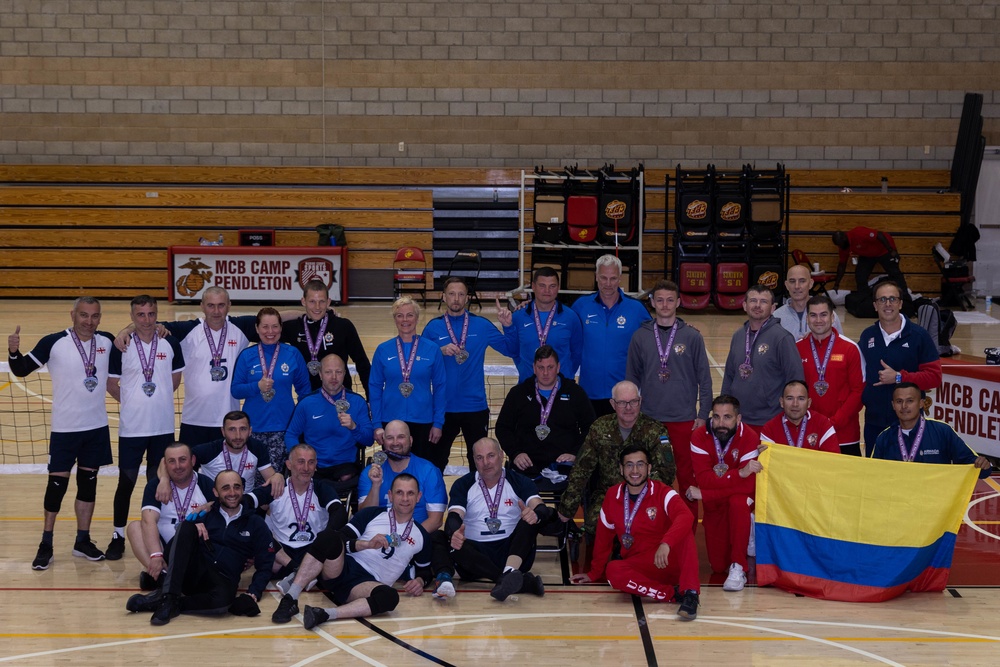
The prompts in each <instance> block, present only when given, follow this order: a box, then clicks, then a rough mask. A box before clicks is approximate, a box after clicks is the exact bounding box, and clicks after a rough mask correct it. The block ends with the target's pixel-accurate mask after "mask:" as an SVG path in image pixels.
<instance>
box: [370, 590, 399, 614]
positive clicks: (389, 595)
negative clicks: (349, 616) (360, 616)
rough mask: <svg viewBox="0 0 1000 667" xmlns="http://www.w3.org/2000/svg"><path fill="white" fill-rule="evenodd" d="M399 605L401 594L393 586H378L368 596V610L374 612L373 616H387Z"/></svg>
mask: <svg viewBox="0 0 1000 667" xmlns="http://www.w3.org/2000/svg"><path fill="white" fill-rule="evenodd" d="M398 604H399V593H398V592H396V589H395V588H393V587H392V586H386V585H385V584H383V585H381V586H376V587H375V588H374V589H373V590H372V592H371V593H370V594H369V595H368V608H369V609H371V610H372V616H377V615H378V614H385V613H386V612H390V611H392V610H393V609H395V608H396V605H398Z"/></svg>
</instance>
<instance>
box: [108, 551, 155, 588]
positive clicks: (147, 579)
mask: <svg viewBox="0 0 1000 667" xmlns="http://www.w3.org/2000/svg"><path fill="white" fill-rule="evenodd" d="M105 557H107V554H105ZM162 581H163V577H160V578H159V579H153V577H152V576H151V575H150V574H149V572H146V571H145V570H143V571H142V572H140V573H139V590H140V591H155V590H156V589H157V588H159V587H160V583H161V582H162Z"/></svg>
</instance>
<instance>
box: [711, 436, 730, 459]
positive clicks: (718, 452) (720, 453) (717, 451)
mask: <svg viewBox="0 0 1000 667" xmlns="http://www.w3.org/2000/svg"><path fill="white" fill-rule="evenodd" d="M735 439H736V436H735V435H734V436H733V437H732V438H730V440H729V442H728V443H727V444H726V448H725V449H723V448H722V443H721V442H719V438H718V437H717V436H716V435H715V433H712V441H713V442H714V443H715V455H716V456H718V457H719V463H725V462H726V454H728V453H729V448H730V446H732V444H733V440H735Z"/></svg>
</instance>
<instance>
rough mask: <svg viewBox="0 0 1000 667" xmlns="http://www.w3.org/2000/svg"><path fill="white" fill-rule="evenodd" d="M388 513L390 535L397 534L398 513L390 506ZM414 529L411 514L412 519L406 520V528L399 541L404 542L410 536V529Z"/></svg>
mask: <svg viewBox="0 0 1000 667" xmlns="http://www.w3.org/2000/svg"><path fill="white" fill-rule="evenodd" d="M386 514H388V515H389V535H390V536H392V535H395V534H396V513H395V512H393V511H392V508H391V507H390V508H389V509H388V510H387V511H386ZM412 530H413V517H412V516H411V517H410V520H409V521H407V522H406V528H404V529H403V534H402V535H400V536H399V541H400V542H401V543H402V542H405V541H406V540H408V539H409V538H410V531H412Z"/></svg>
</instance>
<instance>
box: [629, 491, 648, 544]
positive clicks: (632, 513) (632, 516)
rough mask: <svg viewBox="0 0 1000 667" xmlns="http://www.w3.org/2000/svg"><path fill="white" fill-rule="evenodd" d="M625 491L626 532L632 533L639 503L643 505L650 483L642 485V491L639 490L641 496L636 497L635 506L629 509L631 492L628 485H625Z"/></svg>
mask: <svg viewBox="0 0 1000 667" xmlns="http://www.w3.org/2000/svg"><path fill="white" fill-rule="evenodd" d="M623 490H624V491H625V493H624V494H623V495H624V496H625V534H626V535H631V534H632V521H633V520H635V515H636V514H638V513H639V505H642V500H643V498H645V497H646V491H648V490H649V483H648V482H647V483H646V484H643V485H642V491H640V492H639V497H638V498H636V499H635V507H633V508H632V509H631V510H629V492H628V485H627V484H626V485H625V488H624V489H623Z"/></svg>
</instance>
